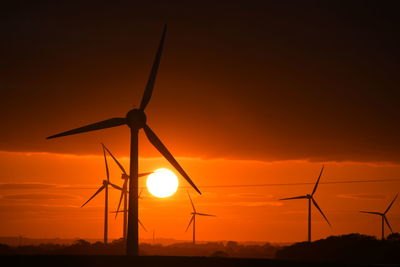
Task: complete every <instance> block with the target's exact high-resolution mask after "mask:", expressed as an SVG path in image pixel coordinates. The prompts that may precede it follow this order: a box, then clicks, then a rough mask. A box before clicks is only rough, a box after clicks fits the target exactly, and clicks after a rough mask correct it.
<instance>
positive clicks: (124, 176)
mask: <svg viewBox="0 0 400 267" xmlns="http://www.w3.org/2000/svg"><path fill="white" fill-rule="evenodd" d="M102 146H103V148H104V149H105V150H106V151H107V153H108V154H109V155H110V156H111V157H112V158H113V160H114V161H115V163H116V164H117V165H118V167H119V168H120V169H121V171H122V176H121V178H122V179H124V184H123V185H122V190H121V196H120V198H119V203H118V208H117V211H116V212H115V218H117V216H118V213H119V211H120V210H119V208H120V207H121V202H122V199H123V200H124V208H123V209H124V210H123V213H124V221H123V225H122V227H123V231H122V235H123V238H124V239H126V231H127V226H128V224H127V223H128V203H127V202H128V182H129V175H128V174H127V173H126V171H125V168H124V167H123V166H122V164H121V163H120V162H119V161H118V160H117V158H116V157H114V155H113V154H112V153H111V151H110V150H109V149H108V148H107V147H106V146H105V145H104V144H102ZM152 173H153V172H146V173H139V174H138V177H142V176H146V175H149V174H152ZM141 193H142V191H140V193H139V196H138V198H140V194H141ZM138 222H139V224H141V222H140V220H139V221H138ZM142 227H143V229H146V228H145V227H144V226H143V225H142Z"/></svg>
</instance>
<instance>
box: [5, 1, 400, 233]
mask: <svg viewBox="0 0 400 267" xmlns="http://www.w3.org/2000/svg"><path fill="white" fill-rule="evenodd" d="M1 9H2V13H3V14H2V16H0V21H1V22H0V33H1V36H2V42H0V49H1V50H0V51H2V58H1V61H0V90H1V93H2V97H1V98H0V114H1V115H0V122H1V125H2V126H1V131H0V159H1V161H0V215H1V218H7V219H5V220H2V221H1V222H0V229H2V230H1V231H2V232H1V231H0V235H7V234H18V233H23V234H25V235H27V236H35V237H54V236H59V237H76V236H82V237H86V236H87V237H99V235H100V236H101V231H102V226H101V221H102V206H101V205H102V197H100V198H99V199H97V200H95V202H93V206H91V207H87V208H86V207H85V209H80V208H79V206H80V205H81V204H82V201H84V200H85V199H86V198H87V197H88V196H90V194H91V192H90V189H87V188H86V187H90V188H94V187H95V185H96V184H98V183H99V182H100V181H101V180H102V179H103V178H104V175H103V172H104V169H103V168H104V167H103V165H102V164H103V162H102V159H101V157H100V155H101V153H102V150H101V148H100V145H99V143H100V142H104V143H105V144H107V145H108V146H109V147H110V148H111V150H112V151H113V153H114V154H115V155H117V156H118V158H120V159H121V160H123V161H124V162H125V164H126V166H127V161H126V157H127V156H128V153H129V131H128V128H127V127H118V128H113V129H108V130H103V131H98V132H93V133H87V134H82V135H76V136H69V137H65V138H60V139H55V140H45V137H46V136H49V135H52V134H55V133H58V132H61V131H64V130H69V129H72V128H76V127H79V126H83V125H86V124H89V123H93V122H97V121H100V120H104V119H107V118H111V117H122V116H124V115H125V114H126V113H127V112H128V111H129V109H131V108H133V107H137V106H138V105H139V101H140V99H141V97H142V93H143V89H144V86H145V83H146V81H147V78H148V74H149V70H150V67H151V64H152V60H153V57H154V54H155V50H156V47H157V44H158V42H159V38H160V35H161V31H162V26H163V24H164V23H168V33H167V38H166V44H165V47H164V54H163V56H162V59H161V65H160V69H159V73H158V77H157V81H156V86H155V89H154V93H153V97H152V99H151V102H150V104H149V105H148V107H147V109H146V113H147V116H148V123H149V125H150V126H151V127H152V129H153V130H154V131H155V132H156V133H157V135H158V136H159V137H160V138H161V139H162V141H163V142H164V143H165V144H166V145H167V147H168V148H170V150H171V152H172V153H173V154H174V155H175V156H177V157H178V158H179V160H180V162H182V165H183V167H184V168H185V170H186V171H187V172H188V173H189V174H190V176H191V177H192V178H193V180H194V181H195V183H196V184H198V185H199V186H200V189H201V190H202V191H204V192H205V194H204V195H203V196H201V197H195V200H196V201H197V202H198V203H199V206H200V207H201V208H204V211H205V212H210V213H216V214H217V215H218V219H214V218H205V219H204V220H203V218H202V220H201V221H200V222H199V225H200V226H199V231H200V234H199V236H201V237H200V239H203V240H207V239H208V240H221V239H225V240H227V239H233V240H266V241H300V240H303V238H305V236H306V235H305V232H304V230H305V229H306V213H305V212H306V209H305V208H306V205H305V203H302V202H301V201H296V202H290V203H289V202H285V203H282V202H279V201H277V199H279V198H280V197H286V196H291V195H292V194H297V193H299V194H304V193H307V192H308V191H309V190H311V189H310V186H307V185H305V186H296V187H290V188H288V187H260V188H230V189H227V188H220V189H216V188H207V187H204V188H203V189H202V188H201V186H202V185H203V186H205V185H221V184H222V185H229V184H257V183H261V184H262V183H289V182H314V181H315V178H316V176H317V174H318V172H319V169H320V167H321V165H322V163H323V162H325V163H327V169H326V176H324V177H323V179H324V180H325V179H326V181H340V180H358V179H397V178H400V153H399V151H400V139H399V135H400V124H399V118H400V109H399V105H398V102H399V101H398V99H399V96H400V93H399V88H398V86H399V84H400V76H399V75H398V67H399V62H400V61H399V60H400V57H399V56H400V52H399V49H398V48H399V47H400V37H399V35H398V32H399V26H400V23H399V20H398V14H397V13H398V12H397V10H398V8H397V7H396V6H394V4H393V3H388V2H386V3H380V2H375V1H352V2H351V3H348V2H346V3H345V2H340V3H339V2H329V3H328V2H326V3H321V2H317V1H315V2H314V1H307V2H305V1H301V3H300V2H297V1H279V3H272V2H270V3H268V2H266V1H218V2H215V1H201V2H184V3H176V2H171V1H151V2H150V1H114V2H112V3H111V2H109V1H84V2H83V3H81V2H80V1H76V2H75V1H35V2H30V1H12V2H9V3H7V4H2V8H1ZM139 145H140V156H141V162H140V164H141V165H140V170H142V171H148V170H153V169H158V168H160V167H168V168H171V167H170V166H169V165H168V164H167V163H166V162H165V160H162V159H160V158H158V157H159V153H158V152H157V151H156V150H155V149H154V148H152V147H151V146H150V145H149V143H148V142H147V140H146V138H145V136H144V135H142V134H141V136H140V144H139ZM112 177H113V179H116V180H117V179H119V178H118V177H119V173H118V171H117V170H115V169H114V171H113V176H112ZM117 181H118V183H119V181H120V180H117ZM80 185H83V186H84V187H85V188H80V187H79V186H80ZM93 186H94V187H93ZM182 186H186V184H185V182H182ZM71 188H72V189H71ZM183 189H184V188H182V190H181V189H180V190H178V194H177V195H175V196H174V197H172V198H170V199H167V200H164V201H162V200H157V199H155V198H152V197H150V196H148V197H145V198H144V200H143V202H144V203H143V206H142V209H141V211H140V212H141V214H143V217H141V218H143V221H144V222H145V223H146V222H147V223H148V224H149V225H150V226H149V228H150V229H151V228H156V229H158V230H157V232H158V233H159V235H160V236H164V237H172V236H174V237H177V238H178V239H179V238H187V239H189V238H190V236H188V235H187V234H186V235H185V234H184V233H183V230H184V228H185V227H186V224H187V222H188V220H189V217H188V216H187V215H188V214H189V212H190V206H189V205H188V204H189V203H188V202H187V199H186V198H185V191H184V190H183ZM88 190H89V191H88ZM320 190H321V192H319V193H318V203H319V204H320V205H321V207H322V208H323V209H324V210H325V211H326V213H327V215H328V218H330V219H332V221H333V222H334V223H333V224H334V228H332V229H330V228H329V227H328V226H327V225H325V224H324V222H323V221H322V220H320V219H321V218H320V216H319V215H317V214H316V213H315V214H314V215H313V216H314V217H313V218H314V220H316V221H315V229H316V230H315V231H316V232H315V237H324V236H327V235H330V234H341V233H350V232H355V231H360V232H363V233H368V234H378V230H379V229H378V219H377V218H374V217H368V216H366V215H359V214H358V213H357V212H356V211H357V210H359V209H362V208H364V207H370V208H371V209H376V210H380V209H383V208H384V207H385V206H386V205H387V203H388V202H389V201H390V199H391V198H392V197H393V196H394V195H395V194H396V192H397V191H399V183H398V182H383V183H374V184H351V185H350V184H346V185H343V184H342V185H323V187H321V188H320ZM111 195H112V198H115V197H116V195H115V194H113V193H112V194H111ZM96 201H97V202H96ZM113 201H114V200H113ZM115 201H117V200H115ZM177 207H179V208H181V209H182V210H185V209H187V213H188V214H186V213H185V214H184V215H181V214H176V210H177ZM393 209H394V210H393V214H392V215H391V216H392V217H391V219H392V220H393V221H392V222H393V223H392V225H393V228H394V229H395V230H396V231H398V230H399V228H398V225H399V223H400V217H399V215H398V214H399V205H398V204H396V205H395V206H394V207H393ZM169 212H170V213H169ZM141 216H142V215H141ZM364 219H365V221H364ZM203 223H204V228H202V227H203V226H202V225H203ZM119 224H120V221H119V220H117V221H113V222H112V223H110V231H111V232H110V235H111V236H112V237H118V236H119V235H120V227H119ZM51 225H53V226H51ZM163 227H164V228H163ZM59 229H63V233H62V235H65V236H62V235H58V234H59ZM237 229H245V230H243V231H242V230H241V231H238V230H237ZM259 229H262V230H259ZM142 234H143V235H144V236H145V235H146V234H145V233H142ZM85 235H86V236H85Z"/></svg>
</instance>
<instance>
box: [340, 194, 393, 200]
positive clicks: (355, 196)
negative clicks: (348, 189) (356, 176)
mask: <svg viewBox="0 0 400 267" xmlns="http://www.w3.org/2000/svg"><path fill="white" fill-rule="evenodd" d="M338 197H340V198H350V199H386V196H385V195H384V194H341V195H338Z"/></svg>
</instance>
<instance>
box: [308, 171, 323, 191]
mask: <svg viewBox="0 0 400 267" xmlns="http://www.w3.org/2000/svg"><path fill="white" fill-rule="evenodd" d="M323 171H324V165H322V169H321V172H320V173H319V176H318V179H317V182H316V183H315V186H314V189H313V191H312V193H311V196H313V195H314V194H315V191H317V187H318V184H319V180H320V179H321V176H322V172H323Z"/></svg>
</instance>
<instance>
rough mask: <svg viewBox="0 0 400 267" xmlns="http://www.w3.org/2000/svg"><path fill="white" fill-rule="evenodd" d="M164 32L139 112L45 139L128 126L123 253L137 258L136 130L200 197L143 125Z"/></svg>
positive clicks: (135, 110) (149, 130) (155, 137)
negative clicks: (129, 145)
mask: <svg viewBox="0 0 400 267" xmlns="http://www.w3.org/2000/svg"><path fill="white" fill-rule="evenodd" d="M166 32H167V25H165V26H164V30H163V33H162V36H161V41H160V44H159V47H158V50H157V54H156V56H155V59H154V62H153V66H152V68H151V71H150V76H149V79H148V81H147V84H146V88H145V91H144V94H143V97H142V101H141V103H140V106H139V108H134V109H132V110H130V111H129V112H128V113H127V114H126V116H125V118H111V119H107V120H104V121H100V122H96V123H93V124H89V125H86V126H83V127H80V128H77V129H73V130H70V131H66V132H62V133H59V134H56V135H52V136H49V137H47V139H51V138H56V137H61V136H66V135H71V134H78V133H84V132H89V131H95V130H100V129H105V128H111V127H116V126H120V125H124V124H125V125H128V127H129V128H130V131H131V152H130V154H131V155H130V175H129V177H130V179H129V209H128V234H127V244H126V253H127V254H128V255H135V256H137V255H138V254H139V231H138V213H139V209H138V170H139V162H138V158H139V157H138V152H139V151H138V150H139V148H138V144H139V142H138V141H139V140H138V139H139V130H140V129H143V130H144V132H145V134H146V136H147V138H148V139H149V141H150V143H152V145H153V146H154V147H155V148H156V149H157V150H158V151H159V152H160V153H161V154H162V155H163V156H164V157H165V158H166V159H167V160H168V161H169V162H170V163H171V165H173V166H174V168H175V169H176V170H177V171H178V172H179V173H180V174H181V175H182V176H183V178H185V179H186V181H187V182H188V183H189V184H190V185H191V186H192V187H193V188H194V189H195V190H196V191H197V192H198V193H199V194H201V192H200V190H199V189H198V188H197V187H196V185H195V184H194V183H193V182H192V180H191V179H190V177H189V175H187V174H186V172H185V171H184V170H183V168H182V167H181V166H180V165H179V163H178V162H177V161H176V160H175V158H174V157H173V156H172V154H171V153H170V152H169V150H168V149H167V147H166V146H165V145H164V144H163V143H162V142H161V140H160V139H159V138H158V137H157V135H156V134H155V133H154V132H153V130H151V128H150V127H149V126H148V125H147V123H146V114H145V112H144V110H145V108H146V106H147V104H148V103H149V101H150V98H151V95H152V92H153V88H154V84H155V81H156V76H157V71H158V67H159V65H160V59H161V53H162V49H163V46H164V40H165V35H166Z"/></svg>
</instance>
